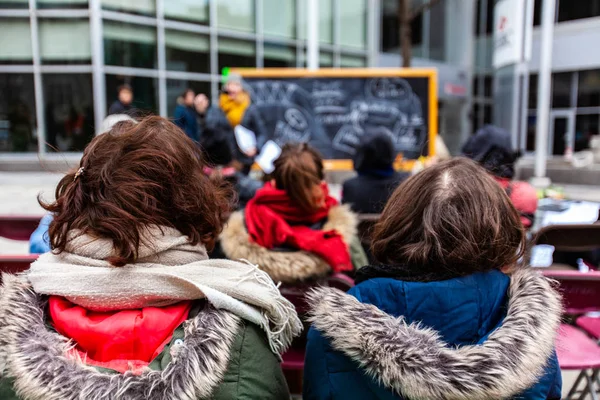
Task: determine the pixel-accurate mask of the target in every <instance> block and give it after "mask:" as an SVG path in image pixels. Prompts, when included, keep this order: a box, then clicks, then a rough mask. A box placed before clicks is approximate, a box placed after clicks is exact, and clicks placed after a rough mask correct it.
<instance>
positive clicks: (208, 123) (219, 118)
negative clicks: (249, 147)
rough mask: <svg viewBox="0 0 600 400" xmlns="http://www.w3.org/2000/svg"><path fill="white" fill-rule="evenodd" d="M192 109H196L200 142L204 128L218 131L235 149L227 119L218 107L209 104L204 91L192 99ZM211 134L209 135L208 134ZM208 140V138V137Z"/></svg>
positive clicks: (233, 138) (231, 130)
mask: <svg viewBox="0 0 600 400" xmlns="http://www.w3.org/2000/svg"><path fill="white" fill-rule="evenodd" d="M194 109H195V110H196V124H197V126H198V140H199V141H200V143H202V141H203V140H204V139H203V136H204V135H205V133H204V132H205V131H206V130H212V131H219V132H220V133H222V134H223V135H225V136H226V137H227V140H228V142H229V143H230V145H231V146H232V148H231V149H232V151H233V150H235V147H233V146H236V144H235V137H234V135H233V129H232V128H231V125H229V121H227V118H225V114H223V111H221V109H220V108H219V107H216V106H214V105H212V104H211V102H210V100H209V98H208V96H206V95H205V94H204V93H200V94H198V95H196V98H195V99H194ZM209 136H211V135H209ZM209 140H210V139H209Z"/></svg>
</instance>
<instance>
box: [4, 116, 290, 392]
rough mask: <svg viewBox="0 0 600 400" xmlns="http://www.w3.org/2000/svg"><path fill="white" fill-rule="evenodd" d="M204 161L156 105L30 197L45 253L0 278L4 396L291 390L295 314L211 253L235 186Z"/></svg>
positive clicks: (263, 281)
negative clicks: (47, 247)
mask: <svg viewBox="0 0 600 400" xmlns="http://www.w3.org/2000/svg"><path fill="white" fill-rule="evenodd" d="M204 167H205V163H204V161H203V157H202V154H201V153H200V151H199V149H198V146H197V145H196V144H195V143H194V142H193V141H191V140H190V139H189V138H187V137H186V136H185V135H184V134H183V132H181V130H180V129H179V128H177V127H176V126H175V125H173V124H172V123H171V122H170V121H168V120H167V119H165V118H161V117H149V118H146V119H144V120H142V121H140V122H139V123H137V124H135V123H131V122H122V123H120V124H117V125H116V126H115V127H114V128H113V129H112V130H111V131H109V132H107V133H105V134H103V135H99V136H97V137H96V138H94V140H93V141H92V142H91V143H90V144H89V145H88V146H87V148H86V149H85V151H84V153H83V157H82V158H81V161H80V163H79V165H78V167H77V168H76V169H74V170H73V171H72V172H70V173H69V174H67V175H65V177H64V178H63V179H62V180H61V181H60V182H59V184H58V186H57V189H56V200H55V201H53V202H50V203H44V202H40V204H41V205H42V207H44V208H45V209H46V210H47V211H49V212H51V213H52V214H53V215H54V220H53V221H52V222H51V223H50V229H49V237H50V241H51V243H52V248H53V251H52V252H49V253H46V254H43V255H42V256H40V257H39V258H38V260H37V261H36V262H35V263H33V264H32V265H31V268H30V269H29V270H28V271H27V272H26V273H24V274H22V275H19V276H14V275H3V277H2V278H3V287H2V292H1V295H0V304H4V305H6V304H10V307H0V343H1V348H2V350H3V351H2V352H1V354H0V363H1V365H2V366H3V368H2V371H1V374H0V398H2V400H12V399H23V400H25V399H27V400H42V399H74V398H82V397H83V398H86V399H100V398H106V399H117V398H121V399H131V400H142V399H148V400H162V399H180V398H186V399H190V400H191V399H194V400H195V399H198V400H200V399H207V398H210V399H215V400H219V399H266V400H282V399H289V396H290V395H289V390H288V388H287V385H286V382H285V379H284V376H283V373H282V371H281V368H280V356H281V354H282V353H283V352H284V351H285V349H286V348H287V347H288V346H289V344H290V343H291V341H292V339H293V337H295V336H297V335H298V334H299V333H300V330H301V323H300V320H299V319H298V317H297V315H296V313H295V310H294V309H293V305H292V304H291V303H290V302H289V301H287V300H285V299H284V298H283V297H282V296H281V294H280V293H279V291H278V290H277V287H276V286H275V284H274V283H273V282H272V281H271V280H270V279H269V277H268V275H267V274H265V273H264V272H262V271H260V270H259V269H257V268H256V267H254V266H253V265H250V264H248V263H241V262H236V261H229V260H215V259H209V257H208V256H207V252H208V251H210V249H211V248H212V246H213V244H214V242H215V241H216V239H217V238H218V235H219V233H220V232H221V230H222V228H223V225H224V223H225V218H226V215H227V214H228V212H229V209H230V203H229V199H230V198H231V196H230V194H229V192H230V190H231V189H230V188H229V187H228V186H227V185H220V184H218V183H217V182H214V181H212V180H210V179H208V178H207V177H206V176H205V175H204V172H203V168H204ZM23 360H27V361H26V362H23Z"/></svg>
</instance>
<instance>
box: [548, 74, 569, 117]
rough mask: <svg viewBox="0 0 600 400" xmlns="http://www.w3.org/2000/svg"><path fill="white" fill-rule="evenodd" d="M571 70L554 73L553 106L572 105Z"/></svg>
mask: <svg viewBox="0 0 600 400" xmlns="http://www.w3.org/2000/svg"><path fill="white" fill-rule="evenodd" d="M571 77H572V73H571V72H560V73H555V74H552V108H564V107H570V106H571V80H572V78H571Z"/></svg>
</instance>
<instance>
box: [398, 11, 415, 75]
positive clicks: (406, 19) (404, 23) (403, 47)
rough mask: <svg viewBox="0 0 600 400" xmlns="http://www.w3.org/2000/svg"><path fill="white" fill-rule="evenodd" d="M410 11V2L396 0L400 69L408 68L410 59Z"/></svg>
mask: <svg viewBox="0 0 600 400" xmlns="http://www.w3.org/2000/svg"><path fill="white" fill-rule="evenodd" d="M411 14H412V13H411V11H410V0H398V22H399V23H400V29H399V35H400V55H401V56H402V67H404V68H408V67H410V59H411V57H412V43H411V42H412V40H411V36H412V33H411V30H410V22H411V20H412V15H411Z"/></svg>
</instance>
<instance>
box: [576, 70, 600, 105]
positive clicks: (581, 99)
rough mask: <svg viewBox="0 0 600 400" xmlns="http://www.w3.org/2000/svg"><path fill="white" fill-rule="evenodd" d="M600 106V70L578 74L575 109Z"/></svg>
mask: <svg viewBox="0 0 600 400" xmlns="http://www.w3.org/2000/svg"><path fill="white" fill-rule="evenodd" d="M595 106H600V70H597V69H595V70H592V71H581V72H579V93H578V94H577V107H595Z"/></svg>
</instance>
